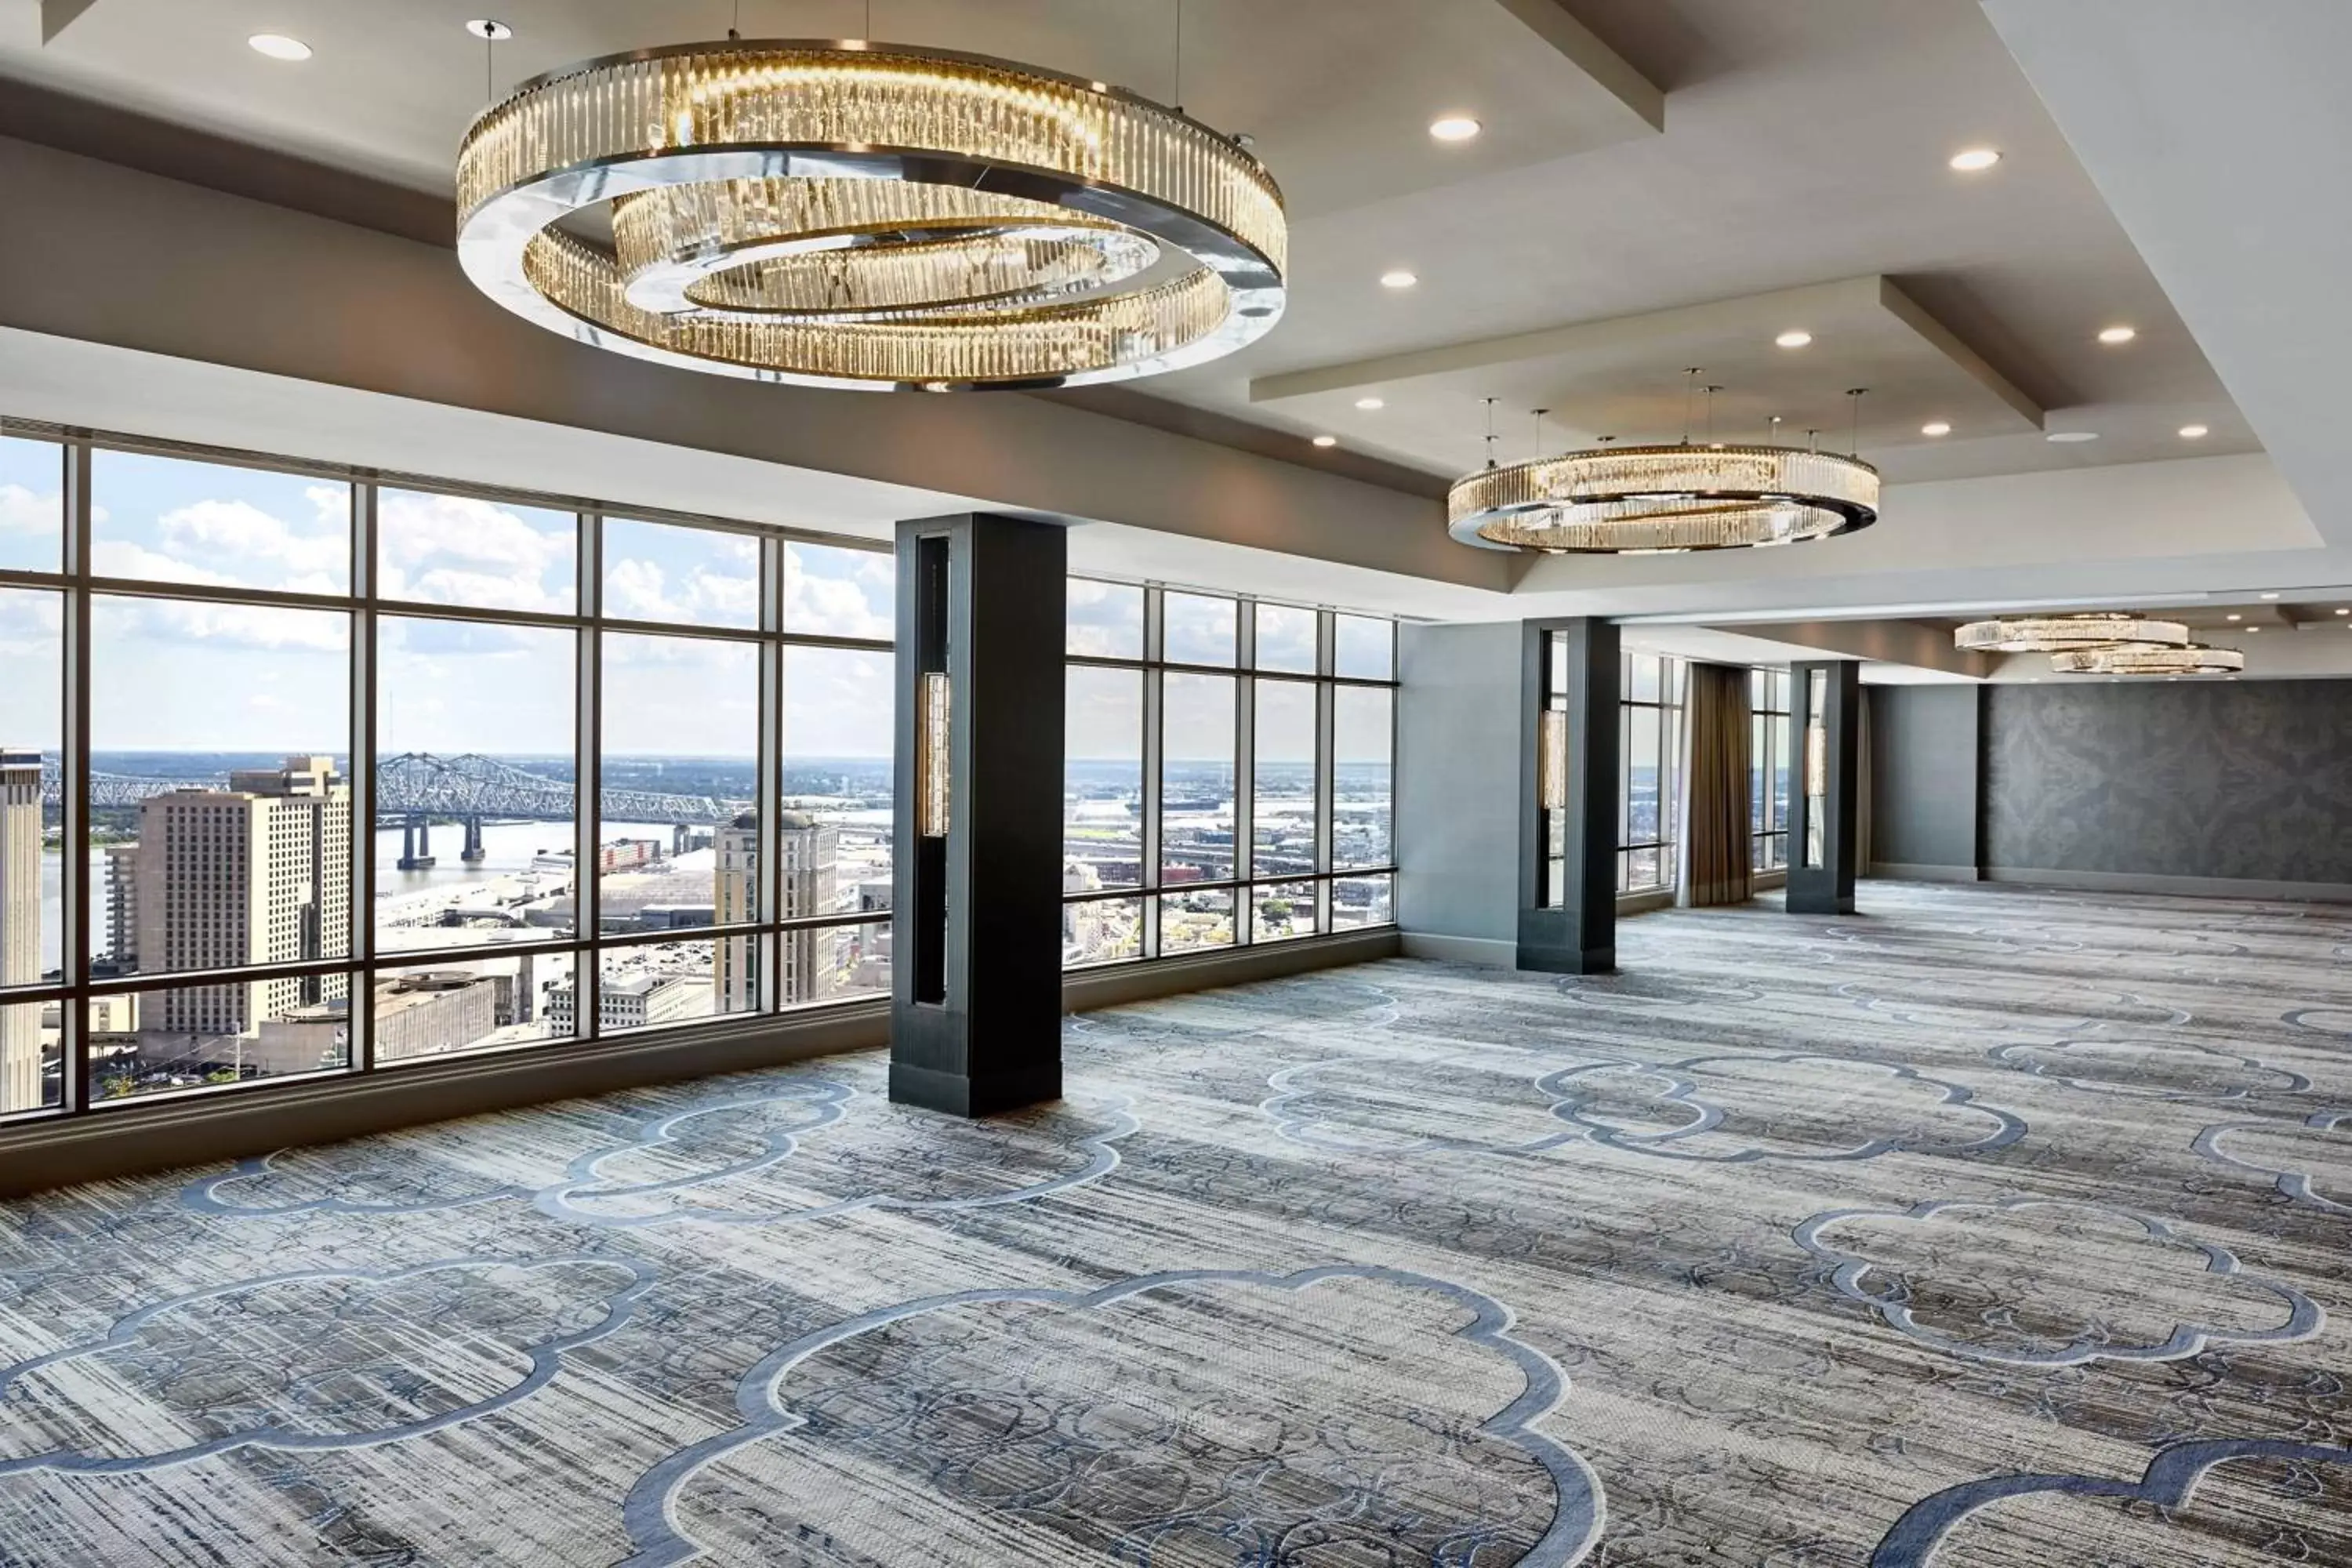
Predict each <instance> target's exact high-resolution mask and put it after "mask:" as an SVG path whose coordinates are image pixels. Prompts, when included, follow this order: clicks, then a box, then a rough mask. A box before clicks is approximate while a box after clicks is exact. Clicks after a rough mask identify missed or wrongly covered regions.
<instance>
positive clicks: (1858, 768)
mask: <svg viewBox="0 0 2352 1568" xmlns="http://www.w3.org/2000/svg"><path fill="white" fill-rule="evenodd" d="M1861 741H1862V666H1861V665H1859V664H1856V663H1854V662H1853V660H1851V659H1838V660H1835V661H1833V662H1824V663H1820V664H1792V665H1790V667H1789V744H1790V751H1792V752H1795V757H1794V759H1793V761H1794V765H1795V772H1796V777H1795V779H1794V781H1793V783H1794V784H1795V788H1794V789H1792V790H1791V791H1790V796H1791V798H1790V802H1789V912H1790V914H1794V915H1850V914H1852V913H1853V879H1854V872H1855V870H1856V868H1855V865H1854V859H1855V856H1856V853H1857V850H1858V846H1857V844H1856V843H1855V838H1856V833H1855V829H1856V827H1857V826H1858V825H1859V824H1860V822H1861V801H1860V786H1861V783H1862V752H1861Z"/></svg>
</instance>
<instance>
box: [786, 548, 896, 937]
mask: <svg viewBox="0 0 2352 1568" xmlns="http://www.w3.org/2000/svg"><path fill="white" fill-rule="evenodd" d="M841 553H844V554H846V553H848V552H841ZM893 726H894V721H893V719H892V716H891V656H890V655H888V654H887V653H864V652H860V651H859V650H857V649H855V648H840V647H788V648H786V649H784V748H783V791H784V799H783V810H784V815H783V816H782V818H781V819H780V820H781V823H782V828H783V832H784V835H785V842H784V846H783V850H782V853H783V857H784V858H783V866H784V872H785V876H784V885H783V908H782V912H781V914H780V915H779V917H778V918H780V919H782V920H788V921H789V920H798V919H800V918H801V917H803V916H804V915H824V914H832V913H835V911H841V912H845V913H860V912H863V911H865V910H887V909H888V908H889V907H890V795H891V753H892V749H893V747H894V746H895V745H896V743H897V742H896V731H895V729H894V727H893Z"/></svg>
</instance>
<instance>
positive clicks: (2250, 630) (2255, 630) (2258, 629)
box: [2246, 626, 2263, 637]
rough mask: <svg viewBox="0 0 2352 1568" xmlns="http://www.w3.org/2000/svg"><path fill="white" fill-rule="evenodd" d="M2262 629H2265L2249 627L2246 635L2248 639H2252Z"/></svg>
mask: <svg viewBox="0 0 2352 1568" xmlns="http://www.w3.org/2000/svg"><path fill="white" fill-rule="evenodd" d="M2262 629H2263V628H2262V627H2260V626H2248V627H2247V628H2246V635H2247V636H2248V637H2252V636H2253V635H2254V634H2255V633H2256V632H2258V631H2261V630H2262Z"/></svg>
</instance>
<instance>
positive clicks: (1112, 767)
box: [1062, 665, 1143, 930]
mask: <svg viewBox="0 0 2352 1568" xmlns="http://www.w3.org/2000/svg"><path fill="white" fill-rule="evenodd" d="M1063 712H1064V719H1063V722H1064V734H1065V737H1066V738H1065V740H1064V742H1063V748H1062V890H1063V891H1064V892H1066V893H1083V892H1088V891H1091V890H1093V889H1097V888H1136V887H1140V886H1142V884H1143V672H1142V671H1141V670H1139V669H1105V668H1094V667H1089V666H1087V665H1073V666H1072V667H1071V668H1070V671H1069V680H1068V702H1067V705H1066V708H1065V709H1064V710H1063ZM1067 923H1068V921H1067V919H1066V918H1065V921H1064V924H1065V925H1067ZM1134 923H1139V922H1134ZM1134 923H1131V925H1130V930H1132V929H1134Z"/></svg>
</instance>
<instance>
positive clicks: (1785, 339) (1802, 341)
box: [1772, 332, 1813, 349]
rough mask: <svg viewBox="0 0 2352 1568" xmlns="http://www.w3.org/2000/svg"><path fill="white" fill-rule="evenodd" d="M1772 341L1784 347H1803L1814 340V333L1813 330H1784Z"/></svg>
mask: <svg viewBox="0 0 2352 1568" xmlns="http://www.w3.org/2000/svg"><path fill="white" fill-rule="evenodd" d="M1772 341H1773V342H1776V343H1778V344H1780V346H1781V347H1782V348H1784V349H1801V348H1803V347H1804V346H1805V345H1806V344H1807V343H1810V342H1812V341H1813V334H1812V333H1811V332H1782V333H1781V334H1780V336H1779V337H1777V338H1774V339H1773V340H1772Z"/></svg>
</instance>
